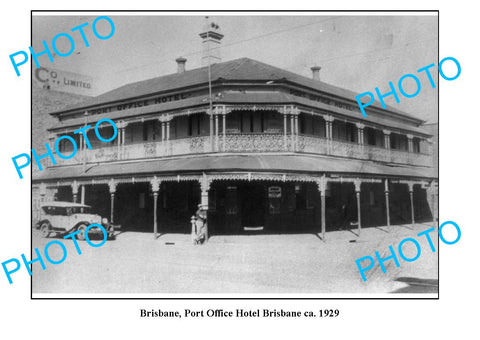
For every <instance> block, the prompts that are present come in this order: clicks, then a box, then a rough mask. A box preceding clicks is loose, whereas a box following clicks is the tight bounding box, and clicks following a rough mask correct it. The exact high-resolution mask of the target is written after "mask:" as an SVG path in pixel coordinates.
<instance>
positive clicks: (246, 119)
mask: <svg viewBox="0 0 480 340" xmlns="http://www.w3.org/2000/svg"><path fill="white" fill-rule="evenodd" d="M219 119H221V118H219ZM287 124H289V123H287ZM288 126H290V125H288ZM219 128H220V130H221V128H222V124H219ZM226 132H227V133H259V132H266V133H283V117H282V115H281V114H280V113H278V112H277V111H273V110H272V111H263V110H262V111H247V110H241V111H240V110H238V111H232V112H231V113H229V114H228V115H227V116H226Z"/></svg>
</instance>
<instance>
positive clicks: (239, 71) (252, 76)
mask: <svg viewBox="0 0 480 340" xmlns="http://www.w3.org/2000/svg"><path fill="white" fill-rule="evenodd" d="M211 78H212V81H216V80H219V79H224V80H240V81H247V80H249V81H271V80H282V81H289V82H292V83H296V84H299V85H301V86H305V87H308V88H310V89H313V90H317V91H320V92H325V93H327V94H331V95H334V96H337V97H340V98H345V99H350V100H353V101H355V96H356V95H358V93H355V92H353V91H350V90H346V89H342V88H340V87H337V86H333V85H330V84H327V83H324V82H321V81H318V80H313V79H310V78H307V77H304V76H302V75H299V74H296V73H293V72H290V71H286V70H283V69H281V68H278V67H275V66H271V65H268V64H265V63H262V62H259V61H256V60H253V59H250V58H240V59H235V60H231V61H226V62H222V63H217V64H213V65H212V66H211ZM205 83H208V72H207V67H201V68H197V69H193V70H189V71H185V72H183V73H174V74H169V75H166V76H161V77H156V78H152V79H147V80H142V81H138V82H135V83H130V84H127V85H124V86H121V87H119V88H117V89H114V90H112V91H109V92H106V93H104V94H101V95H99V96H97V97H94V98H91V99H87V100H85V101H84V102H81V103H79V104H77V105H73V106H70V107H67V108H65V109H64V110H61V111H57V113H58V112H65V111H71V110H77V109H83V108H85V109H87V108H89V107H93V106H97V105H100V104H106V103H113V102H117V101H121V100H126V99H132V98H137V97H142V96H148V95H153V94H156V93H161V92H166V91H171V90H175V89H181V88H186V87H191V86H195V85H200V84H205ZM372 106H374V107H376V108H379V109H383V108H382V106H381V105H380V103H378V102H376V103H375V104H373V105H372ZM387 110H388V111H390V112H393V113H396V114H399V115H402V116H406V117H409V118H412V119H417V120H419V121H421V119H419V118H418V117H416V116H414V115H411V114H408V113H405V112H403V111H400V110H397V109H395V108H392V107H389V106H387ZM359 114H360V113H359Z"/></svg>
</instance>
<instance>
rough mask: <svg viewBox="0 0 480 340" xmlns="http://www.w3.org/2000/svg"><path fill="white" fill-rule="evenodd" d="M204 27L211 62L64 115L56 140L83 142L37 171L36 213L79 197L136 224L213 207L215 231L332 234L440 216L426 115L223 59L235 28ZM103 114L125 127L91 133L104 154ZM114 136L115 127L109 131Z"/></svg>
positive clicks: (171, 225)
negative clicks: (363, 109) (226, 37)
mask: <svg viewBox="0 0 480 340" xmlns="http://www.w3.org/2000/svg"><path fill="white" fill-rule="evenodd" d="M200 37H201V39H202V44H203V51H204V52H203V55H202V62H203V65H205V66H203V67H201V68H197V69H193V70H187V69H186V59H185V58H181V57H180V58H178V59H176V62H177V64H178V65H177V67H178V70H177V72H176V73H174V74H170V75H166V76H162V77H157V78H154V79H149V80H145V81H140V82H136V83H131V84H128V85H125V86H122V87H120V88H117V89H115V90H112V91H110V92H107V93H104V94H101V95H99V96H97V97H92V98H90V99H87V100H86V101H84V102H82V103H81V104H78V105H74V106H71V107H68V108H66V109H63V110H60V111H57V112H51V113H50V114H51V115H52V116H53V117H55V118H57V120H58V122H57V123H56V125H54V126H52V127H51V128H50V129H49V132H50V142H52V143H53V141H55V140H56V138H57V137H58V136H60V135H69V136H71V137H72V138H74V139H75V141H76V142H77V145H79V151H78V153H77V155H76V156H75V157H73V158H71V159H68V160H59V161H58V163H57V164H56V165H50V166H47V167H46V168H45V169H44V170H43V171H40V172H38V173H35V174H34V177H33V180H32V200H33V202H32V206H33V217H35V216H36V214H37V213H38V210H39V207H40V204H41V202H44V201H51V200H54V199H56V200H60V201H76V202H82V203H85V204H89V205H92V206H93V207H94V208H95V209H96V210H97V211H98V212H99V213H101V214H102V215H103V216H109V217H110V219H111V220H112V221H113V222H114V223H115V224H117V225H121V228H122V230H142V231H151V232H153V233H154V234H155V236H156V235H157V234H158V233H190V228H191V225H190V218H191V216H192V214H194V212H195V211H196V209H197V205H198V204H202V205H203V206H204V207H205V208H207V209H208V222H209V223H208V225H209V234H210V235H220V234H241V233H253V232H258V233H317V234H318V235H319V236H321V237H322V238H324V239H325V238H326V239H327V240H328V232H329V231H333V230H340V229H342V228H352V229H358V232H360V230H361V228H364V227H370V226H387V225H395V224H408V223H415V222H419V221H432V220H436V216H437V210H438V208H437V203H436V202H437V200H438V194H437V191H438V190H437V188H438V184H437V183H438V178H437V174H436V171H435V170H434V168H433V166H432V164H433V155H432V149H433V148H432V141H431V137H432V135H431V134H429V133H428V132H427V131H425V130H423V129H422V128H421V124H422V123H424V121H423V120H421V119H419V118H416V117H415V116H412V115H410V114H407V113H404V112H401V111H398V110H396V109H392V108H387V109H382V107H381V106H380V105H379V104H375V105H371V106H369V107H368V108H367V113H368V114H367V117H366V118H364V117H363V116H362V114H361V113H360V111H359V109H358V106H357V103H356V102H355V96H356V95H357V94H356V93H353V92H351V91H348V90H345V89H341V88H338V87H335V86H331V85H329V84H326V83H324V82H322V81H320V76H319V71H320V67H315V66H314V67H312V72H313V76H312V78H307V77H303V76H301V75H298V74H295V73H292V72H289V71H285V70H283V69H280V68H277V67H273V66H270V65H267V64H265V63H262V62H258V61H255V60H252V59H249V58H241V59H236V60H231V61H222V60H221V59H220V44H221V40H222V38H223V34H222V33H221V31H220V28H219V27H218V25H215V24H213V23H212V22H211V21H210V22H208V23H207V24H206V25H205V27H203V30H202V32H201V34H200ZM103 118H109V119H111V120H113V121H114V122H115V124H116V126H117V127H118V136H117V138H115V140H113V141H112V142H110V143H103V142H101V141H99V140H98V138H97V137H96V136H95V133H94V129H90V130H89V131H88V135H87V136H88V138H89V140H90V143H91V145H92V149H91V150H90V149H88V148H86V146H85V140H84V139H83V138H82V135H81V134H74V133H73V132H74V131H75V130H77V129H79V128H82V127H83V126H85V125H86V124H89V125H91V126H94V125H95V123H96V122H98V121H99V120H101V119H103ZM108 130H109V131H108ZM112 133H113V129H112V126H111V125H108V124H107V125H105V127H103V131H102V132H101V134H102V136H103V137H104V138H107V136H109V134H110V136H111V135H112ZM52 143H51V144H52ZM69 148H70V150H71V148H72V144H71V143H65V144H64V145H63V144H61V145H60V151H61V152H65V153H67V152H68V151H69ZM52 149H53V146H52ZM39 152H40V151H39ZM57 159H58V158H57ZM43 161H48V158H45V159H44V160H43Z"/></svg>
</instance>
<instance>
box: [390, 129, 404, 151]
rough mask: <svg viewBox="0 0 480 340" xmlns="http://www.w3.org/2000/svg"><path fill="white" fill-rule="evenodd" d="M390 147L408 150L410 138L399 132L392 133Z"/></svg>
mask: <svg viewBox="0 0 480 340" xmlns="http://www.w3.org/2000/svg"><path fill="white" fill-rule="evenodd" d="M390 148H391V149H394V150H402V151H407V150H408V139H407V136H405V135H401V134H398V133H391V134H390Z"/></svg>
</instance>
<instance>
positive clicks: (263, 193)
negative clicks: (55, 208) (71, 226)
mask: <svg viewBox="0 0 480 340" xmlns="http://www.w3.org/2000/svg"><path fill="white" fill-rule="evenodd" d="M32 197H33V198H32V200H33V202H32V206H33V214H32V216H33V219H34V220H35V218H36V216H38V211H39V206H40V204H41V202H42V201H51V200H60V201H72V202H82V203H85V204H88V205H91V206H92V207H93V208H94V210H96V211H97V212H98V213H99V214H101V215H102V216H105V217H108V218H109V220H111V221H113V223H114V224H115V225H117V226H118V228H119V229H121V230H124V231H125V230H131V231H147V232H152V231H153V233H154V236H155V237H158V236H159V235H160V236H161V235H162V234H165V233H187V234H188V233H191V232H192V224H191V217H192V215H194V214H195V211H196V210H197V208H198V204H202V205H203V207H204V208H205V209H208V231H209V234H210V235H225V234H269V233H271V234H273V233H315V234H318V235H319V236H320V237H321V238H322V239H325V233H326V232H329V231H336V230H342V229H345V230H347V229H348V230H352V231H353V232H355V233H356V234H357V235H358V236H360V234H361V229H362V228H367V227H377V226H389V225H396V224H408V223H411V224H413V223H415V222H423V221H432V220H436V218H437V206H438V205H437V200H438V196H437V185H436V182H435V181H431V180H429V181H428V180H418V179H416V180H415V179H401V178H379V177H368V178H366V177H363V178H362V177H353V176H347V175H346V176H338V175H335V176H333V175H328V174H325V173H323V174H319V175H318V176H312V175H305V174H288V175H287V174H272V173H253V172H248V173H208V174H207V173H203V174H198V175H177V176H161V175H158V176H157V175H153V176H150V177H147V176H144V177H138V178H137V177H128V178H126V177H123V178H122V177H114V178H109V179H108V178H93V179H90V180H85V179H82V180H68V181H67V180H62V181H56V182H51V181H50V182H41V183H34V185H33V192H32ZM34 222H35V221H34Z"/></svg>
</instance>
